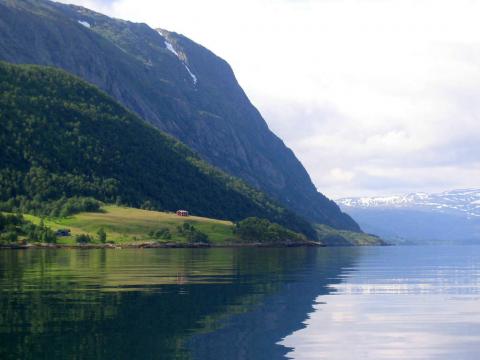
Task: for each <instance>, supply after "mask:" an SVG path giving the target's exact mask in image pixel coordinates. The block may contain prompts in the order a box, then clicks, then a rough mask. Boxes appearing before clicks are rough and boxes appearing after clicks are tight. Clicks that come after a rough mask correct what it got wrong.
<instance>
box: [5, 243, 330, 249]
mask: <svg viewBox="0 0 480 360" xmlns="http://www.w3.org/2000/svg"><path fill="white" fill-rule="evenodd" d="M290 247H326V245H324V244H321V243H318V242H314V241H310V242H301V243H297V242H281V243H225V244H206V243H146V242H144V243H138V244H134V243H133V244H132V243H128V244H111V243H109V244H75V245H71V244H49V243H31V244H2V245H0V250H3V249H5V250H7V249H8V250H30V249H53V250H56V249H58V250H60V249H72V250H77V249H81V250H94V249H113V250H121V249H211V248H290Z"/></svg>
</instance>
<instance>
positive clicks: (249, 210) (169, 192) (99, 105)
mask: <svg viewBox="0 0 480 360" xmlns="http://www.w3.org/2000/svg"><path fill="white" fill-rule="evenodd" d="M0 159H2V162H1V164H0V202H2V207H3V208H5V207H8V206H11V207H21V208H29V207H33V208H35V207H36V206H38V205H39V204H40V205H41V204H42V203H48V202H49V201H55V200H58V199H60V198H70V197H74V196H83V197H94V198H96V199H98V200H102V201H105V202H108V203H114V202H116V203H119V204H123V205H130V206H134V207H144V208H145V207H146V208H152V209H163V210H170V211H174V210H177V209H179V208H187V209H188V210H190V211H191V212H192V213H193V214H196V215H201V216H207V217H214V218H220V219H229V220H240V219H243V218H245V217H248V216H258V217H262V218H268V219H270V220H272V221H274V222H277V223H280V224H282V225H285V226H287V227H289V228H291V229H293V230H296V231H300V232H302V233H304V234H305V235H307V236H308V237H310V238H315V237H316V234H315V232H314V230H313V228H312V227H311V226H310V225H309V224H308V223H307V222H306V221H305V220H302V219H300V218H299V217H297V216H296V215H295V214H293V213H291V212H290V211H288V210H286V209H284V208H282V207H281V206H279V205H278V204H277V203H275V202H274V201H272V200H270V199H269V198H268V197H267V196H266V195H264V194H263V193H261V192H259V191H257V190H255V189H254V188H252V187H250V186H249V185H247V184H246V183H244V182H243V181H241V180H238V179H236V178H233V177H231V176H229V175H227V174H225V173H223V172H222V171H219V170H217V169H215V168H214V167H212V166H211V165H208V164H207V163H205V162H204V161H203V160H201V159H200V158H199V157H198V156H197V155H196V154H195V153H194V152H192V151H191V150H190V149H188V148H187V147H186V146H185V145H183V144H181V143H180V142H178V141H177V140H175V139H173V138H172V137H170V136H167V135H165V134H163V133H162V132H160V131H159V130H158V129H156V128H154V127H152V126H151V125H149V124H147V123H145V122H144V121H143V120H141V119H140V118H138V117H137V116H135V115H134V114H132V113H131V112H129V111H127V110H126V109H125V108H124V107H123V106H121V105H119V104H118V103H117V102H116V101H114V100H113V99H112V98H111V97H109V96H108V95H106V94H104V93H103V92H101V91H100V90H99V89H97V88H96V87H94V86H93V85H90V84H87V83H86V82H84V81H82V80H80V79H78V78H76V77H74V76H72V75H70V74H67V73H66V72H64V71H62V70H58V69H54V68H46V67H41V66H32V65H11V64H6V63H2V62H0Z"/></svg>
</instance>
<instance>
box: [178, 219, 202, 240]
mask: <svg viewBox="0 0 480 360" xmlns="http://www.w3.org/2000/svg"><path fill="white" fill-rule="evenodd" d="M177 233H178V234H179V235H180V236H185V238H186V239H187V241H188V242H190V243H208V242H209V241H208V235H207V234H205V233H203V232H201V231H199V230H198V229H197V228H196V227H195V226H193V225H192V224H191V223H189V222H185V223H183V224H182V225H181V226H180V225H178V226H177Z"/></svg>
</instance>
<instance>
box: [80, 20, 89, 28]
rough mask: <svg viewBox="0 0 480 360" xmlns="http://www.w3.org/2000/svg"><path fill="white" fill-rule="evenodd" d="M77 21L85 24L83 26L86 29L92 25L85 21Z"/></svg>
mask: <svg viewBox="0 0 480 360" xmlns="http://www.w3.org/2000/svg"><path fill="white" fill-rule="evenodd" d="M78 23H79V24H80V25H83V26H85V27H86V28H88V29H90V28H91V27H92V25H90V23H89V22H87V21H83V20H78Z"/></svg>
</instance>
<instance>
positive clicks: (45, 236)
mask: <svg viewBox="0 0 480 360" xmlns="http://www.w3.org/2000/svg"><path fill="white" fill-rule="evenodd" d="M26 240H28V241H32V242H42V243H55V242H56V241H57V237H56V235H55V233H54V232H53V231H52V230H51V229H50V228H49V227H47V226H45V223H44V221H43V219H40V220H39V222H38V225H35V224H33V223H31V222H30V221H27V220H25V219H24V217H23V215H21V214H6V215H4V214H2V213H0V244H8V243H15V242H18V241H26Z"/></svg>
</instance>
